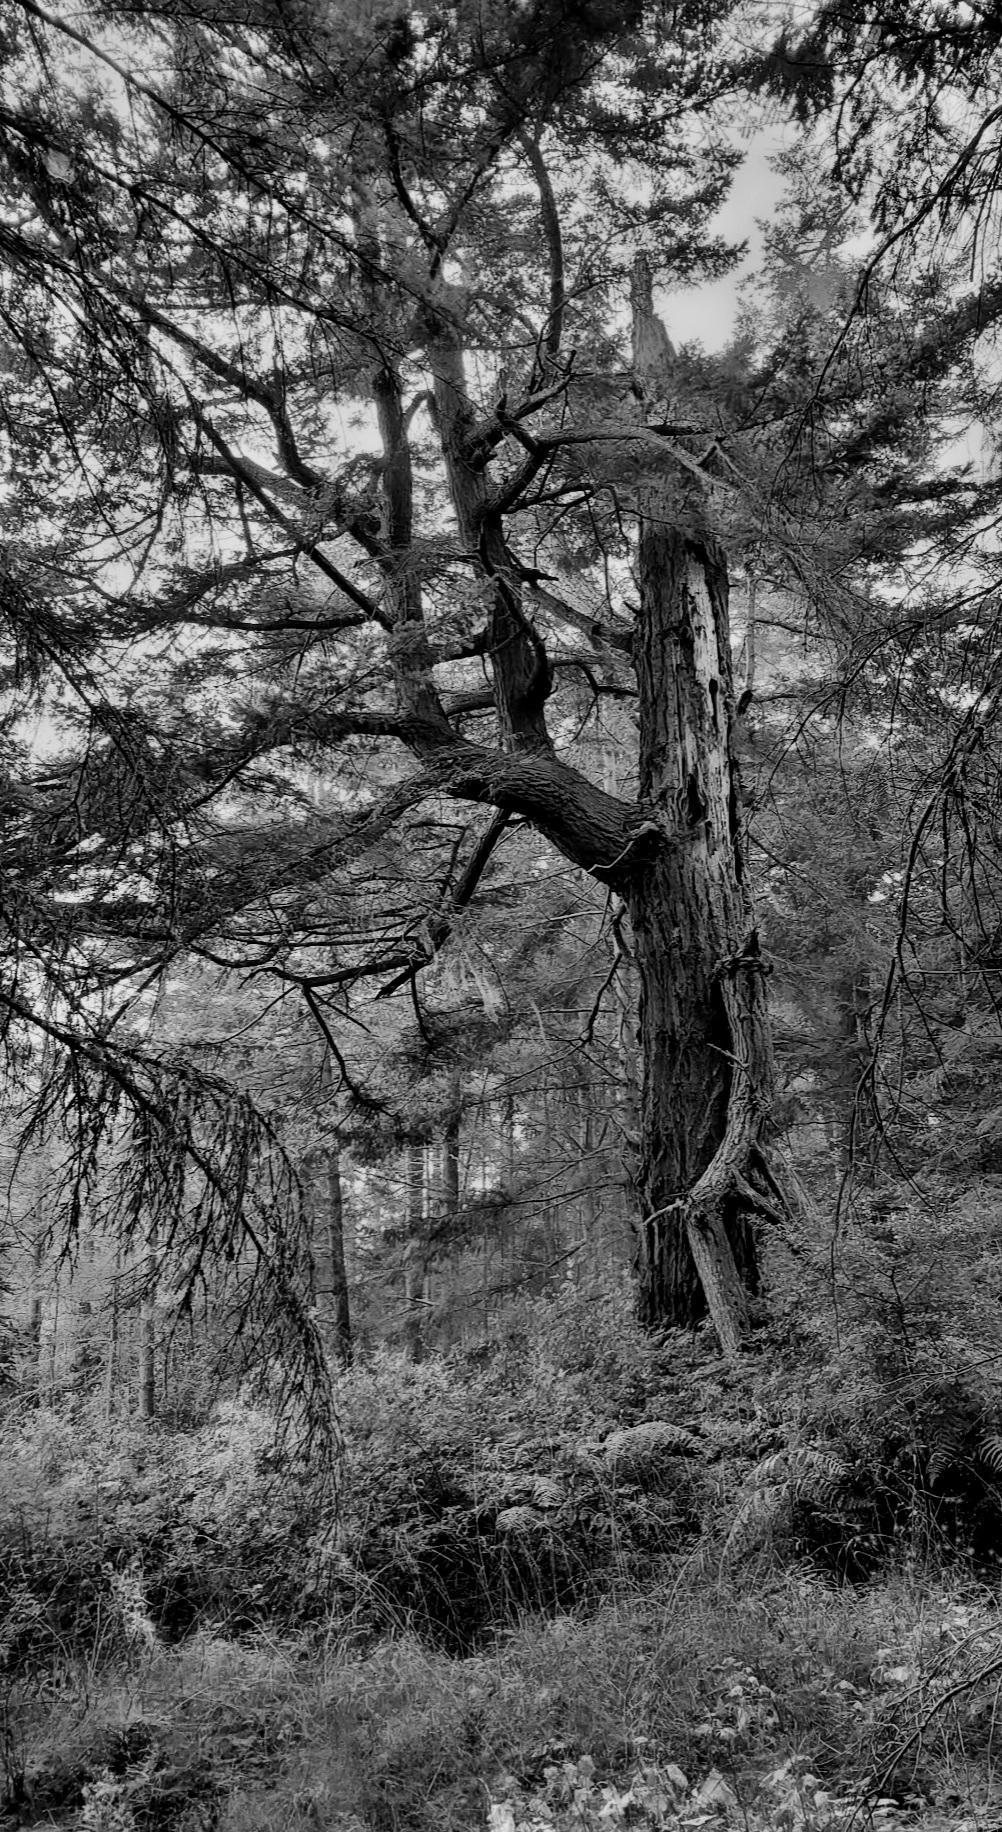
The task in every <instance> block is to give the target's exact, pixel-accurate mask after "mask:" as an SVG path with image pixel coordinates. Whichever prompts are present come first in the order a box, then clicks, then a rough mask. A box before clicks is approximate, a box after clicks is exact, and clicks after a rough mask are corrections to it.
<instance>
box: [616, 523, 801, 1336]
mask: <svg viewBox="0 0 1002 1832" xmlns="http://www.w3.org/2000/svg"><path fill="white" fill-rule="evenodd" d="M640 575H641V610H640V620H639V627H638V631H637V642H636V653H637V668H638V680H639V687H640V708H641V712H640V746H641V754H640V793H641V798H642V801H643V802H644V803H646V804H648V805H649V806H652V807H653V809H654V810H655V820H656V822H657V825H658V826H659V827H661V829H662V832H663V835H664V837H663V839H662V840H661V842H660V843H658V844H656V845H655V847H654V848H653V851H652V857H651V859H650V862H649V864H648V865H647V866H646V868H645V869H644V870H643V871H641V872H639V873H638V874H637V875H636V876H635V878H634V881H633V885H632V887H631V889H630V891H629V893H628V903H629V909H630V916H631V921H632V927H633V934H634V947H635V952H636V963H637V968H638V972H639V977H640V986H641V999H640V1031H641V1045H642V1053H643V1060H644V1086H643V1096H642V1102H641V1152H640V1170H639V1179H638V1181H639V1188H640V1195H641V1228H640V1249H639V1274H640V1284H639V1310H640V1315H641V1318H642V1320H643V1321H644V1322H645V1323H646V1324H647V1325H649V1326H660V1325H666V1324H682V1325H691V1324H693V1323H695V1322H697V1321H698V1320H699V1318H700V1317H701V1316H702V1315H704V1314H705V1312H706V1311H707V1310H709V1312H710V1315H711V1318H712V1321H713V1323H714V1326H715V1328H716V1331H717V1334H718V1337H719V1339H720V1343H721V1347H722V1349H723V1350H724V1352H725V1353H727V1354H733V1353H735V1352H736V1351H737V1350H738V1348H739V1347H740V1345H741V1342H742V1340H743V1338H744V1336H745V1335H746V1333H747V1329H748V1322H749V1313H748V1298H749V1294H750V1293H753V1292H754V1291H755V1290H756V1287H757V1282H758V1265H757V1252H756V1241H755V1232H754V1225H753V1218H754V1217H755V1216H756V1215H759V1216H760V1215H762V1214H765V1213H774V1212H775V1211H776V1208H777V1207H778V1205H779V1197H778V1190H777V1186H776V1184H775V1180H774V1178H773V1175H772V1172H771V1171H770V1169H769V1166H768V1165H767V1163H766V1159H765V1154H764V1151H763V1136H764V1129H765V1128H766V1126H767V1124H768V1120H769V1113H770V1108H771V1104H772V1091H773V1068H772V1053H771V1045H770V1035H769V1029H768V1019H767V1014H766V1005H765V986H764V973H765V969H764V967H763V963H762V960H761V956H760V953H759V943H758V933H757V930H756V927H755V920H754V912H753V910H752V905H751V898H750V894H749V889H748V884H747V880H746V876H745V869H744V861H743V858H742V843H741V832H740V792H739V785H738V778H737V768H736V764H735V759H734V756H733V752H732V746H731V727H732V721H733V716H734V706H733V685H732V673H731V656H730V632H729V627H728V616H727V572H726V565H725V561H724V556H723V553H722V551H721V549H720V548H719V547H718V546H717V544H716V543H715V542H714V541H713V540H712V539H710V537H709V536H707V535H705V534H702V533H698V534H697V533H692V532H688V533H687V532H683V530H682V529H680V528H679V527H678V526H673V525H672V524H671V523H670V522H668V521H667V520H660V519H658V518H657V517H656V516H653V515H648V516H647V517H645V520H644V522H643V525H642V529H641V539H640Z"/></svg>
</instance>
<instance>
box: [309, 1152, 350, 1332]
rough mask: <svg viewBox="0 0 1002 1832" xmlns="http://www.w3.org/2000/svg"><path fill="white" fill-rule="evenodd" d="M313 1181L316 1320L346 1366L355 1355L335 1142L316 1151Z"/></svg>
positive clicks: (337, 1156) (338, 1155)
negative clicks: (353, 1351)
mask: <svg viewBox="0 0 1002 1832" xmlns="http://www.w3.org/2000/svg"><path fill="white" fill-rule="evenodd" d="M311 1183H312V1186H313V1187H312V1192H311V1194H312V1202H313V1263H314V1277H315V1281H316V1300H317V1322H318V1324H319V1326H320V1332H321V1335H322V1337H323V1342H324V1347H325V1349H326V1351H327V1354H328V1356H329V1357H330V1359H331V1361H332V1362H335V1363H336V1364H337V1365H338V1366H339V1367H342V1368H347V1367H350V1365H351V1359H352V1339H351V1306H350V1302H349V1294H348V1268H347V1262H346V1258H345V1244H344V1193H343V1190H342V1187H341V1159H340V1154H339V1152H338V1148H337V1145H336V1144H333V1145H330V1146H328V1147H326V1148H325V1149H324V1150H323V1151H322V1152H318V1153H317V1156H316V1160H315V1162H314V1164H313V1166H312V1177H311Z"/></svg>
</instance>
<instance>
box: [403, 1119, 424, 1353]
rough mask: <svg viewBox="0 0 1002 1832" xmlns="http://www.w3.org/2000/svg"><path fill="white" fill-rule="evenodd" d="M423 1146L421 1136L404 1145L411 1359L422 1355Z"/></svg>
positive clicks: (406, 1301) (406, 1322) (406, 1287)
mask: <svg viewBox="0 0 1002 1832" xmlns="http://www.w3.org/2000/svg"><path fill="white" fill-rule="evenodd" d="M425 1171H426V1166H425V1146H424V1141H423V1140H422V1139H410V1140H409V1141H408V1145H407V1239H406V1241H405V1244H404V1306H405V1316H404V1340H405V1342H406V1344H407V1347H408V1349H409V1350H410V1354H411V1357H412V1359H413V1360H414V1361H422V1360H423V1359H424V1348H425V1343H424V1322H425V1310H426V1303H425V1262H426V1259H427V1242H426V1238H425V1236H426V1224H425Z"/></svg>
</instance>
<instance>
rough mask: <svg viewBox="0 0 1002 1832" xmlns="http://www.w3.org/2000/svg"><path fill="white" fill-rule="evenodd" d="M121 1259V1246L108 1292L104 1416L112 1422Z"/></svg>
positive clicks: (117, 1253)
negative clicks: (108, 1310)
mask: <svg viewBox="0 0 1002 1832" xmlns="http://www.w3.org/2000/svg"><path fill="white" fill-rule="evenodd" d="M120 1259H121V1247H119V1248H118V1249H117V1251H116V1254H115V1270H114V1272H113V1273H112V1275H111V1289H110V1291H109V1294H108V1303H109V1306H110V1311H111V1315H110V1319H109V1324H108V1349H107V1360H106V1363H105V1377H104V1416H105V1420H106V1422H107V1423H108V1424H110V1423H111V1420H112V1418H113V1417H114V1412H115V1396H116V1393H117V1391H118V1326H119V1292H118V1269H119V1264H120Z"/></svg>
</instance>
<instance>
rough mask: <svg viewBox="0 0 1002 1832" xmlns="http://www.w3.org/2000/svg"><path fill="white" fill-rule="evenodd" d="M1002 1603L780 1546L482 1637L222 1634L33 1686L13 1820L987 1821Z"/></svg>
mask: <svg viewBox="0 0 1002 1832" xmlns="http://www.w3.org/2000/svg"><path fill="white" fill-rule="evenodd" d="M1000 1681H1002V1632H1000V1627H999V1622H998V1618H997V1615H996V1610H995V1606H994V1602H993V1600H992V1599H991V1598H990V1597H989V1596H987V1595H986V1594H984V1593H980V1592H978V1591H976V1590H974V1589H970V1590H965V1589H964V1588H963V1587H962V1586H961V1585H960V1584H959V1583H957V1582H956V1581H953V1582H952V1583H951V1584H950V1585H946V1584H945V1583H942V1584H938V1583H933V1582H932V1581H930V1580H928V1579H926V1580H923V1581H919V1580H918V1579H917V1578H912V1579H910V1580H906V1579H905V1578H904V1577H900V1578H897V1579H895V1580H893V1581H890V1582H884V1583H882V1584H880V1585H879V1586H876V1585H875V1586H872V1587H869V1588H866V1589H860V1590H851V1589H841V1590H833V1589H831V1588H827V1587H825V1586H824V1585H822V1584H820V1583H819V1582H817V1581H814V1580H812V1579H810V1578H809V1577H807V1576H804V1575H800V1574H796V1573H790V1572H786V1573H783V1572H777V1571H775V1570H769V1569H768V1568H758V1569H754V1570H747V1571H745V1572H744V1573H743V1574H741V1575H734V1574H732V1575H730V1576H728V1577H726V1578H719V1579H717V1580H711V1579H707V1578H706V1577H703V1578H702V1579H700V1580H699V1581H698V1582H697V1581H693V1580H691V1579H690V1578H687V1577H686V1574H685V1571H684V1570H680V1571H679V1573H678V1574H677V1575H676V1577H675V1579H674V1581H673V1582H672V1583H671V1584H667V1583H666V1584H662V1586H661V1587H660V1588H659V1589H657V1590H648V1591H646V1592H642V1591H633V1592H631V1593H627V1594H625V1595H622V1596H618V1597H614V1598H611V1599H610V1600H609V1601H607V1602H606V1603H605V1604H604V1605H603V1606H602V1607H601V1608H599V1609H598V1610H596V1611H594V1612H593V1613H591V1614H588V1615H581V1616H567V1617H563V1618H557V1619H555V1620H551V1621H547V1622H543V1621H539V1620H536V1621H531V1620H527V1621H526V1622H524V1623H523V1624H521V1625H520V1626H519V1627H517V1628H515V1629H513V1630H512V1631H510V1632H509V1633H507V1634H505V1635H504V1636H503V1637H501V1638H499V1639H498V1641H497V1642H496V1644H495V1645H493V1646H491V1647H490V1648H489V1649H485V1650H483V1651H481V1652H479V1653H477V1654H475V1655H470V1656H467V1657H465V1658H456V1657H450V1656H448V1655H446V1654H444V1653H440V1652H435V1651H433V1650H430V1649H428V1648H427V1647H425V1646H422V1645H421V1644H420V1643H419V1642H418V1641H417V1640H416V1639H414V1638H412V1637H409V1636H407V1635H402V1636H398V1637H393V1638H387V1639H385V1640H383V1641H381V1642H379V1643H378V1644H377V1645H374V1646H371V1647H369V1648H367V1649H358V1648H354V1649H353V1648H352V1646H351V1643H350V1639H349V1638H348V1637H346V1636H345V1635H344V1634H342V1633H339V1632H338V1630H337V1627H336V1625H335V1626H334V1627H332V1629H331V1631H330V1633H329V1634H328V1636H327V1637H326V1640H323V1639H321V1640H319V1641H318V1640H317V1639H316V1638H313V1639H312V1640H311V1641H310V1643H309V1644H307V1643H306V1642H305V1641H302V1642H298V1643H297V1642H294V1641H280V1640H273V1639H269V1638H267V1637H265V1636H258V1637H257V1638H256V1639H253V1640H250V1641H243V1642H237V1641H234V1640H229V1639H226V1638H224V1637H222V1636H216V1635H213V1634H211V1633H207V1632H201V1633H199V1634H196V1635H195V1636H194V1637H193V1638H192V1639H190V1640H189V1641H188V1642H187V1643H185V1644H184V1645H183V1646H181V1647H179V1648H176V1649H166V1648H164V1647H162V1646H160V1645H158V1644H157V1643H156V1642H154V1641H153V1640H152V1639H151V1638H150V1637H149V1636H144V1635H143V1634H142V1633H140V1632H139V1631H138V1629H137V1628H136V1626H135V1625H134V1640H133V1645H132V1648H131V1650H130V1651H129V1652H128V1653H126V1654H124V1655H122V1656H121V1657H120V1658H119V1659H118V1660H117V1661H114V1662H112V1663H110V1664H103V1665H101V1666H100V1667H98V1666H96V1665H93V1664H90V1665H89V1664H88V1663H87V1662H85V1661H80V1660H79V1659H78V1660H76V1661H74V1662H70V1663H67V1665H66V1666H65V1667H64V1668H63V1669H62V1670H61V1671H59V1672H58V1673H54V1674H51V1675H49V1676H48V1677H47V1678H46V1679H45V1681H44V1682H43V1681H41V1680H36V1681H35V1682H33V1683H32V1684H21V1685H13V1684H12V1685H11V1686H10V1687H9V1689H8V1692H7V1696H6V1699H5V1700H4V1704H3V1716H2V1719H0V1722H2V1728H3V1757H4V1763H5V1768H6V1783H7V1794H8V1806H7V1823H8V1824H10V1825H12V1826H13V1825H38V1826H58V1827H65V1828H67V1829H68V1828H70V1827H79V1828H85V1829H86V1832H132V1829H133V1828H136V1829H137V1832H146V1829H147V1828H149V1832H160V1829H163V1832H169V1829H170V1828H177V1829H178V1832H195V1829H196V1828H209V1827H215V1828H219V1832H265V1829H267V1832H284V1829H288V1832H293V1829H294V1828H300V1827H302V1828H306V1827H325V1828H331V1829H332V1832H334V1829H337V1832H361V1829H362V1828H372V1829H373V1832H391V1829H395V1828H401V1829H403V1828H414V1832H425V1829H427V1832H432V1828H435V1829H436V1832H453V1829H455V1832H459V1829H460V1828H463V1829H464V1832H465V1829H466V1828H473V1827H478V1828H484V1829H485V1832H487V1829H489V1832H529V1829H530V1828H540V1829H541V1828H548V1827H555V1828H560V1829H561V1832H563V1829H565V1828H566V1829H567V1832H569V1829H570V1828H572V1827H574V1828H585V1829H588V1828H591V1829H592V1832H602V1829H603V1828H605V1827H610V1826H611V1827H615V1826H616V1825H627V1826H629V1825H634V1826H639V1827H641V1828H654V1827H666V1826H671V1827H675V1826H681V1827H685V1828H687V1829H691V1832H696V1828H699V1827H702V1826H704V1825H707V1826H710V1827H712V1826H714V1825H716V1824H720V1825H721V1826H723V1825H727V1824H730V1825H734V1826H743V1827H745V1828H748V1827H761V1828H765V1827H769V1828H770V1829H771V1828H779V1829H781V1832H799V1828H804V1829H805V1832H825V1829H826V1828H828V1827H838V1826H847V1825H848V1824H849V1823H850V1821H851V1822H852V1823H854V1824H855V1823H864V1821H867V1820H869V1821H871V1822H872V1821H873V1820H874V1819H876V1821H877V1823H878V1824H891V1823H897V1824H907V1823H910V1822H912V1821H915V1820H918V1821H920V1822H922V1823H923V1824H924V1825H926V1826H935V1825H946V1824H952V1825H954V1826H958V1825H964V1826H965V1827H968V1828H973V1827H975V1826H985V1825H993V1824H995V1823H997V1821H998V1818H999V1810H998V1807H999V1802H998V1800H997V1790H996V1783H995V1773H994V1771H995V1752H994V1747H993V1737H994V1721H995V1716H996V1703H997V1690H998V1687H999V1684H1000Z"/></svg>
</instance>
